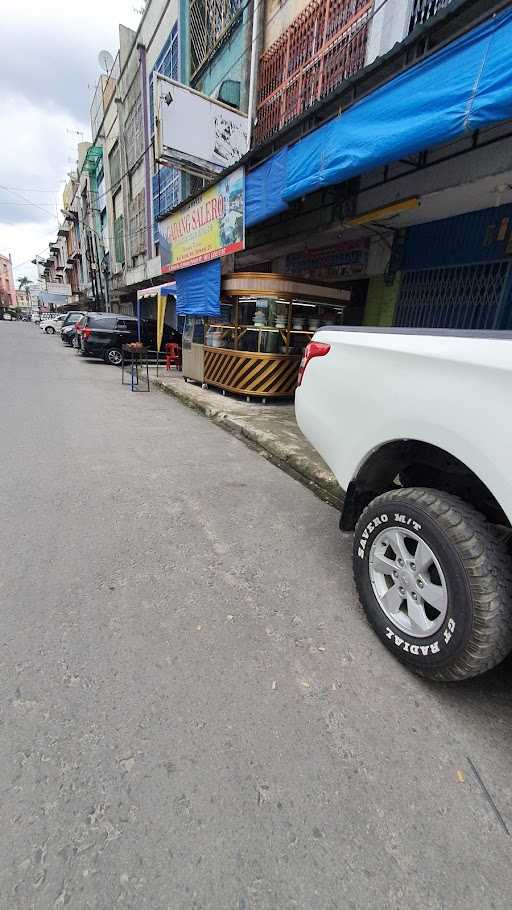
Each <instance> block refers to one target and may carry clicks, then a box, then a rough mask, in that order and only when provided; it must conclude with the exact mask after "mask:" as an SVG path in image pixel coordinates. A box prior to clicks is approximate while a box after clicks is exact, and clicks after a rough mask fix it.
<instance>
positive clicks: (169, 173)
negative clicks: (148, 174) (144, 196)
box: [153, 167, 181, 239]
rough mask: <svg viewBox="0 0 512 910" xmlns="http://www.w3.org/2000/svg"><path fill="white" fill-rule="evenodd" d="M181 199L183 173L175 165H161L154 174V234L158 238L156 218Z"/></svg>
mask: <svg viewBox="0 0 512 910" xmlns="http://www.w3.org/2000/svg"><path fill="white" fill-rule="evenodd" d="M180 201H181V174H180V171H178V169H177V168H175V167H161V168H160V169H159V170H158V171H157V173H156V174H155V175H154V176H153V211H154V215H155V224H154V236H155V239H158V224H157V222H156V218H158V217H160V216H162V215H165V214H166V212H169V211H170V210H171V209H173V208H174V207H175V206H176V205H178V203H179V202H180Z"/></svg>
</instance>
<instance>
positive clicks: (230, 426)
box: [151, 379, 344, 509]
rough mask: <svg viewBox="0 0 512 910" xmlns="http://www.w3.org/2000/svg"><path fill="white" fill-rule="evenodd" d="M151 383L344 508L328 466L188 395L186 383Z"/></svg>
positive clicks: (154, 381) (314, 491)
mask: <svg viewBox="0 0 512 910" xmlns="http://www.w3.org/2000/svg"><path fill="white" fill-rule="evenodd" d="M151 382H152V385H154V386H155V387H156V388H158V389H161V391H162V392H165V393H166V394H167V395H171V396H172V397H173V398H176V399H177V400H178V401H180V402H181V403H182V404H184V405H186V406H187V407H189V408H192V410H194V411H198V412H199V413H201V414H204V415H205V417H207V418H208V419H209V420H212V421H213V422H214V423H215V424H217V426H219V427H222V429H223V430H226V431H227V432H228V433H232V434H233V435H235V436H237V437H238V439H241V440H243V441H244V442H246V443H247V444H248V445H251V446H252V447H253V448H256V449H258V450H259V451H260V452H261V454H262V455H264V456H265V457H267V458H268V459H269V460H270V461H272V463H273V464H275V465H276V466H277V467H279V468H281V470H284V471H286V473H288V474H290V475H291V476H293V477H294V478H295V479H296V480H298V481H299V482H300V483H302V484H304V485H305V486H307V487H308V488H309V489H310V490H312V492H313V493H315V494H316V495H317V496H319V497H320V499H323V500H324V502H328V503H329V504H330V505H332V506H334V507H335V508H338V509H340V508H341V507H342V505H343V498H344V497H343V491H342V490H341V487H340V486H339V485H338V483H337V482H336V480H335V478H334V477H333V476H332V474H331V473H330V472H329V470H328V469H327V468H325V470H322V469H321V468H320V466H319V465H317V464H315V463H314V462H312V461H310V460H309V459H308V458H307V457H305V456H301V455H297V453H296V452H295V451H293V450H292V449H290V448H288V447H287V446H286V445H285V444H283V442H282V441H281V440H280V439H279V438H278V437H277V436H276V435H274V434H272V433H268V432H265V431H264V430H262V429H261V428H260V427H256V426H252V425H251V424H250V422H249V421H248V420H247V418H243V417H234V416H233V415H231V414H228V413H226V411H223V410H222V408H221V407H213V406H212V405H210V404H208V403H206V402H203V401H200V400H198V399H197V398H193V397H192V396H191V395H189V394H188V392H187V386H186V384H185V383H184V384H183V385H184V388H181V387H180V386H175V385H172V386H170V385H167V384H166V383H165V382H163V381H162V380H161V379H152V380H151Z"/></svg>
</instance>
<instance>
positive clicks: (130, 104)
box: [124, 75, 144, 169]
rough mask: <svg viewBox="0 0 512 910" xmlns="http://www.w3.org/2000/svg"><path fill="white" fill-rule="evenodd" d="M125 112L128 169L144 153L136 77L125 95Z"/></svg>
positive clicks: (140, 108) (137, 79)
mask: <svg viewBox="0 0 512 910" xmlns="http://www.w3.org/2000/svg"><path fill="white" fill-rule="evenodd" d="M125 110H127V111H128V114H127V116H126V118H125V122H124V143H125V148H126V164H127V166H128V168H129V169H131V168H132V167H134V165H135V164H136V163H137V162H138V160H139V159H140V157H141V155H142V154H143V152H144V131H143V119H142V95H141V92H140V83H139V77H138V75H137V76H136V77H135V79H134V81H133V82H132V85H131V87H130V89H129V91H128V94H127V95H126V99H125Z"/></svg>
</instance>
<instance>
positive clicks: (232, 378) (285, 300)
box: [184, 272, 350, 399]
mask: <svg viewBox="0 0 512 910" xmlns="http://www.w3.org/2000/svg"><path fill="white" fill-rule="evenodd" d="M349 299H350V292H349V291H344V290H339V289H338V288H333V287H330V286H328V285H319V284H311V283H310V282H307V281H302V280H300V279H291V278H288V277H286V276H285V275H277V274H275V273H273V272H269V273H265V272H234V273H231V274H229V275H224V276H223V277H222V284H221V306H220V317H211V318H210V319H209V320H208V324H207V325H206V326H205V335H204V368H203V382H204V383H205V384H206V385H208V386H214V387H216V388H219V389H222V390H223V391H227V392H233V393H235V394H238V395H245V396H247V397H248V398H252V397H255V398H259V399H267V398H283V397H290V396H292V395H293V393H294V390H295V387H296V385H297V375H298V370H299V364H300V360H301V357H302V352H303V350H304V348H305V346H306V344H307V343H308V341H310V339H311V338H312V337H313V335H314V333H315V331H316V330H317V329H318V328H319V327H320V326H321V325H326V324H330V325H333V324H334V325H335V324H341V322H342V321H343V310H344V307H345V305H346V303H347V301H348V300H349ZM184 373H185V371H184Z"/></svg>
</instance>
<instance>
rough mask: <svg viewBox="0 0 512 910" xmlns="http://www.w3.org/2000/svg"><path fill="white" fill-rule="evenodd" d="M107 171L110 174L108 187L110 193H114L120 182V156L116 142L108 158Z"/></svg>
mask: <svg viewBox="0 0 512 910" xmlns="http://www.w3.org/2000/svg"><path fill="white" fill-rule="evenodd" d="M108 169H109V172H110V187H111V190H112V192H114V190H115V188H116V186H117V184H118V183H120V181H121V156H120V152H119V145H118V143H117V142H116V144H115V146H114V148H113V149H112V151H111V152H110V154H109V156H108Z"/></svg>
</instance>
